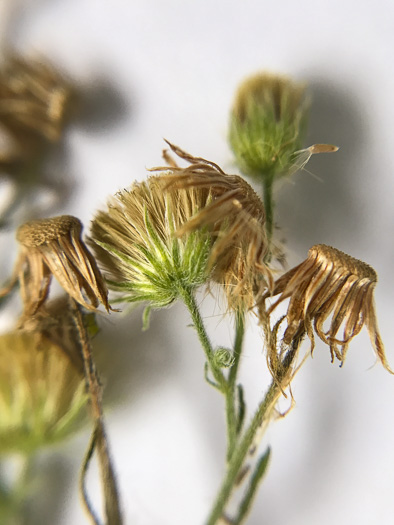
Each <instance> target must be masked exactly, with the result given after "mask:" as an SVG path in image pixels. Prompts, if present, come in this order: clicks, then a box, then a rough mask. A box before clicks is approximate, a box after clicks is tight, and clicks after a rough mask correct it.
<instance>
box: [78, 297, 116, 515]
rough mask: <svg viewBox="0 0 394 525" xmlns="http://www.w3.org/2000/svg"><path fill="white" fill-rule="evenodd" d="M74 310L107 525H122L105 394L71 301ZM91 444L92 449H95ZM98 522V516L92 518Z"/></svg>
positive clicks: (80, 317)
mask: <svg viewBox="0 0 394 525" xmlns="http://www.w3.org/2000/svg"><path fill="white" fill-rule="evenodd" d="M70 301H71V307H72V311H73V314H74V320H75V325H76V327H77V330H78V335H79V339H80V343H81V350H82V357H83V363H84V369H85V378H86V381H87V384H88V387H89V395H90V403H91V410H92V416H93V420H94V426H95V429H94V432H95V433H96V440H95V441H96V448H97V455H98V460H99V464H100V469H101V479H102V485H103V493H104V502H105V514H106V523H107V525H121V524H122V516H121V512H120V504H119V496H118V490H117V486H116V479H115V474H114V470H113V467H112V463H111V459H110V455H109V450H108V441H107V437H106V432H105V427H104V418H103V409H102V400H101V398H102V393H101V387H100V382H99V379H98V375H97V371H96V367H95V364H94V361H93V356H92V349H91V346H90V340H89V336H88V334H87V331H86V328H85V325H84V322H83V317H82V313H81V310H80V306H79V304H78V303H77V302H76V301H75V300H74V299H72V298H70ZM91 446H92V445H91V443H90V444H89V450H90V448H91ZM91 518H92V519H93V520H95V517H94V516H91Z"/></svg>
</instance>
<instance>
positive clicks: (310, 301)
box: [265, 244, 391, 372]
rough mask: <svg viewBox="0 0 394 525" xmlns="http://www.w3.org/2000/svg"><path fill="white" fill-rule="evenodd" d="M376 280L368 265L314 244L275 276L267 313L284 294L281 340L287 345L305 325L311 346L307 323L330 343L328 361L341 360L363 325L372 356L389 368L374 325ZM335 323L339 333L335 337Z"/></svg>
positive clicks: (310, 334) (311, 333) (312, 338)
mask: <svg viewBox="0 0 394 525" xmlns="http://www.w3.org/2000/svg"><path fill="white" fill-rule="evenodd" d="M376 283H377V275H376V272H375V270H374V269H373V268H371V266H369V265H368V264H366V263H364V262H362V261H359V260H358V259H355V258H353V257H351V256H350V255H347V254H346V253H343V252H341V251H339V250H337V249H336V248H332V247H330V246H326V245H324V244H317V245H315V246H312V248H311V249H310V250H309V253H308V258H307V259H306V260H305V261H304V262H302V263H301V264H300V265H298V266H296V267H295V268H293V269H292V270H290V271H288V272H287V273H286V274H285V275H283V276H282V277H281V278H280V279H278V280H277V281H276V283H275V287H274V290H273V292H272V295H277V294H281V295H280V297H279V299H278V300H277V301H276V302H275V303H274V304H273V305H272V306H271V307H270V308H269V310H268V314H270V313H271V312H272V311H273V310H274V309H275V308H276V306H277V305H278V304H279V303H281V302H282V301H284V300H285V299H287V298H289V297H290V302H289V306H288V309H287V328H286V331H285V333H284V337H283V340H284V342H285V343H286V344H290V342H291V341H292V340H293V339H294V338H295V337H298V336H299V335H300V333H301V332H302V331H304V330H305V331H306V332H307V334H308V337H309V338H310V340H311V345H312V350H313V348H314V334H313V329H312V323H313V327H314V330H315V332H316V333H317V335H318V336H319V338H320V339H321V340H322V341H323V342H324V343H326V344H327V345H329V347H330V352H331V360H332V361H333V360H334V358H335V357H336V358H337V359H338V360H339V361H341V363H343V362H344V360H345V357H346V352H347V349H348V345H349V343H350V342H351V340H352V339H353V338H354V337H355V336H356V335H357V334H359V332H360V331H361V329H362V327H363V326H364V324H365V325H366V327H367V329H368V333H369V336H370V339H371V343H372V346H373V348H374V350H375V352H376V355H377V357H378V358H379V360H380V361H381V363H382V364H383V366H384V367H385V368H386V369H387V370H389V371H390V372H391V369H390V367H389V365H388V363H387V359H386V356H385V353H384V347H383V342H382V340H381V337H380V334H379V330H378V325H377V319H376V313H375V306H374V300H373V291H374V289H375V286H376ZM265 297H267V294H266V296H265ZM330 316H331V320H330V326H329V328H328V330H325V329H324V323H325V321H327V319H328V318H329V317H330ZM341 327H343V334H342V337H339V336H338V332H339V330H340V328H341Z"/></svg>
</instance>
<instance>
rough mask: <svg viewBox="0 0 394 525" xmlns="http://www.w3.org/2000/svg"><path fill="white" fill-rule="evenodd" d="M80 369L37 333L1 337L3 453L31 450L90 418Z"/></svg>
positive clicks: (0, 439) (0, 440) (0, 434)
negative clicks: (87, 412) (87, 415)
mask: <svg viewBox="0 0 394 525" xmlns="http://www.w3.org/2000/svg"><path fill="white" fill-rule="evenodd" d="M86 402H87V395H86V393H85V380H84V376H83V373H82V370H81V368H80V367H77V366H75V364H74V362H72V361H71V359H70V357H69V356H68V355H67V354H66V352H64V351H63V349H62V347H61V346H60V345H57V344H55V343H54V342H53V341H51V340H50V339H48V338H46V337H45V336H43V335H42V334H40V333H38V332H32V331H27V330H15V331H13V332H9V333H7V334H3V335H1V336H0V412H1V418H0V454H6V453H9V452H22V453H31V452H33V451H34V450H36V449H37V448H40V447H43V446H47V445H50V444H52V443H55V442H58V441H60V440H62V439H64V438H65V437H67V436H69V435H70V434H71V433H73V432H75V431H76V430H77V429H78V428H79V426H80V424H81V423H82V421H83V418H84V416H86V410H85V406H86Z"/></svg>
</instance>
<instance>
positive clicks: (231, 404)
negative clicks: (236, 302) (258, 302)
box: [225, 311, 245, 461]
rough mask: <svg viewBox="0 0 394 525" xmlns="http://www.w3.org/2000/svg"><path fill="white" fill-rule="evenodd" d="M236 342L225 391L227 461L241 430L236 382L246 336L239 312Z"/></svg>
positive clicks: (242, 319)
mask: <svg viewBox="0 0 394 525" xmlns="http://www.w3.org/2000/svg"><path fill="white" fill-rule="evenodd" d="M235 323H236V325H235V341H234V351H233V356H234V362H233V365H232V366H231V368H230V371H229V374H228V379H227V388H226V391H225V395H226V420H227V433H228V444H227V461H229V460H230V458H231V455H232V453H233V450H234V447H235V444H236V440H237V436H238V433H239V431H240V430H241V425H240V416H241V414H240V413H239V411H238V413H237V404H236V399H235V398H236V381H237V374H238V368H239V362H240V358H241V353H242V343H243V338H244V334H245V312H244V311H242V312H241V311H239V312H237V313H236V320H235Z"/></svg>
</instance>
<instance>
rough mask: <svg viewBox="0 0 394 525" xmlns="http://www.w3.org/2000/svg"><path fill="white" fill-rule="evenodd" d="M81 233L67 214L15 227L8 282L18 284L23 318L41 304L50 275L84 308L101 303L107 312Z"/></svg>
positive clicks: (103, 291)
mask: <svg viewBox="0 0 394 525" xmlns="http://www.w3.org/2000/svg"><path fill="white" fill-rule="evenodd" d="M81 231H82V224H81V222H80V221H79V219H77V218H76V217H72V216H71V215H61V216H60V217H53V218H51V219H41V220H36V221H30V222H27V223H25V224H23V225H22V226H20V227H19V229H18V231H17V239H18V241H19V244H20V251H19V256H18V260H17V262H16V265H15V270H14V276H13V279H12V281H13V282H14V281H16V280H18V281H19V283H20V288H21V295H22V299H23V302H24V305H25V313H26V315H32V314H34V313H35V312H36V311H37V309H38V308H39V307H40V306H41V305H42V304H43V303H44V301H45V299H46V298H47V296H48V293H49V287H50V283H51V279H52V275H54V276H55V277H56V279H57V280H58V281H59V283H60V285H61V286H62V287H63V289H64V290H65V291H66V292H67V293H68V294H69V295H70V296H71V297H73V298H74V299H75V300H76V301H77V302H78V303H80V304H81V305H82V306H84V307H85V308H87V309H89V310H94V309H96V308H97V307H98V305H99V303H100V302H101V303H102V304H103V305H104V306H105V308H106V309H107V311H109V309H110V306H109V304H108V297H107V296H108V291H107V287H106V285H105V282H104V280H103V278H102V276H101V273H100V271H99V269H98V267H97V264H96V261H95V260H94V258H93V256H92V254H91V253H90V252H89V250H88V249H87V247H86V246H85V244H84V242H83V241H82V239H81ZM3 294H4V292H3Z"/></svg>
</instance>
